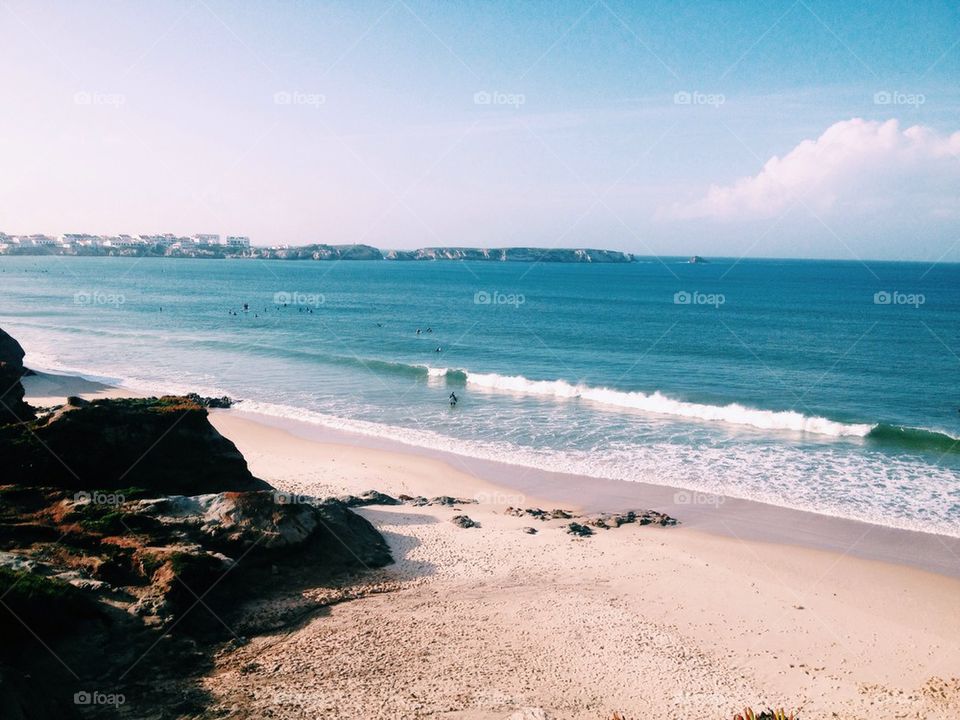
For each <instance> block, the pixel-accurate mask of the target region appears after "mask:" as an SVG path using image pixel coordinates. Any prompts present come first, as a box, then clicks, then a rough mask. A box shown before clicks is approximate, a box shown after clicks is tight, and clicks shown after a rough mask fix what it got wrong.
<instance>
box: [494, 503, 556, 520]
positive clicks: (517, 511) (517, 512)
mask: <svg viewBox="0 0 960 720" xmlns="http://www.w3.org/2000/svg"><path fill="white" fill-rule="evenodd" d="M503 512H504V514H505V515H513V516H514V517H524V516H525V515H529V516H530V517H532V518H536V519H537V520H549V519H550V517H549V515H548V513H547V511H546V510H541V509H540V508H518V507H513V506H510V507H508V508H507V509H506V510H504V511H503Z"/></svg>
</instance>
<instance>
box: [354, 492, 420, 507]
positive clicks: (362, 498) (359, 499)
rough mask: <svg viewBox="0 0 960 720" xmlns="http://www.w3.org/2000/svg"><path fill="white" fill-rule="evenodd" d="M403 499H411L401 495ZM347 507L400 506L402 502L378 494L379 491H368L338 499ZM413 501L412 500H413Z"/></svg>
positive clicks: (383, 494) (380, 493)
mask: <svg viewBox="0 0 960 720" xmlns="http://www.w3.org/2000/svg"><path fill="white" fill-rule="evenodd" d="M401 497H409V495H407V496H403V495H401ZM338 499H339V500H340V502H342V503H343V504H344V505H346V506H347V507H363V506H365V505H400V504H401V500H398V499H397V498H395V497H390V496H389V495H387V494H385V493H382V492H378V491H377V490H367V491H366V492H364V493H361V494H360V495H343V496H342V497H340V498H338ZM411 499H412V498H411Z"/></svg>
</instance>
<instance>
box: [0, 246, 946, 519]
mask: <svg viewBox="0 0 960 720" xmlns="http://www.w3.org/2000/svg"><path fill="white" fill-rule="evenodd" d="M0 288H2V289H0V327H3V328H4V329H5V330H7V331H8V332H9V333H11V334H12V335H14V336H15V337H16V338H17V339H19V340H20V342H21V344H22V345H23V346H24V347H25V349H26V350H27V358H26V362H27V364H28V365H29V366H31V367H34V368H37V369H41V370H48V371H54V372H60V373H72V374H79V375H83V376H85V377H88V378H91V379H100V380H106V381H109V382H112V383H117V384H120V385H123V386H127V387H130V388H133V389H137V390H141V391H142V390H146V391H150V392H165V391H175V392H181V391H183V392H185V391H196V392H200V393H202V394H215V395H222V394H226V395H230V396H232V397H234V398H237V399H239V400H240V403H239V404H238V407H239V408H240V409H244V410H248V411H252V412H258V413H265V414H269V415H275V416H280V417H287V418H295V419H298V420H302V421H306V422H310V423H316V424H320V425H324V426H329V427H332V428H336V429H342V430H348V431H352V432H358V433H363V434H366V435H373V436H378V437H386V438H391V439H394V440H399V441H401V442H404V443H408V444H412V445H418V446H424V447H430V448H435V449H440V450H444V451H451V452H454V453H459V454H462V455H466V456H471V457H479V458H488V459H495V460H501V461H506V462H511V463H515V464H517V465H525V466H532V467H539V468H544V469H548V470H558V471H563V472H568V473H577V474H582V475H587V476H595V477H602V478H611V479H619V480H623V481H628V482H629V481H645V482H652V483H657V484H662V485H669V486H674V487H677V488H682V489H685V490H688V491H691V493H690V495H689V497H690V498H691V501H692V502H701V501H702V502H710V501H711V498H714V500H715V498H716V496H732V497H739V498H746V499H751V500H758V501H762V502H767V503H772V504H775V505H780V506H784V507H791V508H797V509H803V510H810V511H814V512H818V513H823V514H827V515H834V516H839V517H846V518H853V519H858V520H865V521H869V522H874V523H878V524H882V525H887V526H892V527H901V528H909V529H914V530H922V531H925V532H935V533H942V534H947V535H952V536H955V537H960V412H958V409H960V383H958V378H960V265H956V264H936V265H929V264H919V263H892V262H889V263H888V262H867V263H860V262H839V261H794V260H741V261H737V260H736V259H715V260H712V261H711V262H709V263H704V264H690V263H688V262H686V260H685V259H683V258H670V259H663V260H657V259H650V260H645V259H641V260H640V261H638V262H635V263H630V264H609V265H607V264H595V265H590V264H583V265H581V264H577V265H573V264H556V263H539V264H538V263H485V262H386V261H384V262H376V261H373V262H364V261H342V262H312V261H252V260H250V261H248V260H221V261H217V260H209V261H208V260H177V259H159V258H145V259H133V258H65V257H0ZM244 305H246V310H245V309H244ZM418 329H419V331H420V332H419V334H418V332H417V331H418ZM451 392H452V393H455V394H456V395H457V396H458V398H459V402H458V403H457V404H456V406H454V407H451V405H450V403H449V401H448V396H449V394H450V393H451Z"/></svg>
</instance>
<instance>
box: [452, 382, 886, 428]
mask: <svg viewBox="0 0 960 720" xmlns="http://www.w3.org/2000/svg"><path fill="white" fill-rule="evenodd" d="M466 378H467V384H468V385H474V386H476V387H480V388H485V389H487V390H493V391H496V392H509V393H517V394H524V395H540V396H546V397H553V398H557V399H562V400H567V399H577V398H579V399H582V400H589V401H591V402H595V403H600V404H602V405H609V406H613V407H621V408H630V409H634V410H643V411H645V412H651V413H657V414H660V415H672V416H675V417H684V418H691V419H696V420H708V421H719V422H725V423H730V424H732V425H749V426H751V427H755V428H760V429H763V430H789V431H794V432H804V433H815V434H818V435H829V436H832V437H865V436H866V435H867V434H868V433H869V432H870V430H872V429H873V426H872V425H867V424H852V423H841V422H836V421H834V420H828V419H827V418H823V417H815V416H814V417H810V416H807V415H803V414H802V413H798V412H794V411H790V410H787V411H773V410H758V409H755V408H749V407H746V406H744V405H740V404H738V403H731V404H729V405H701V404H699V403H690V402H683V401H682V400H674V399H673V398H670V397H667V396H666V395H663V394H661V393H659V392H653V393H649V394H647V393H642V392H624V391H622V390H612V389H610V388H604V387H589V386H587V385H572V384H570V383H568V382H566V381H564V380H528V379H527V378H525V377H523V376H521V375H512V376H507V375H497V374H494V373H488V374H484V373H471V372H468V373H466Z"/></svg>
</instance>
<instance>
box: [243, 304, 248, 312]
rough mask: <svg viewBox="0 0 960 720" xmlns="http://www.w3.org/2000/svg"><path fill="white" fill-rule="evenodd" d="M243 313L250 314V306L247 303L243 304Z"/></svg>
mask: <svg viewBox="0 0 960 720" xmlns="http://www.w3.org/2000/svg"><path fill="white" fill-rule="evenodd" d="M243 311H244V312H250V306H249V305H248V304H247V303H244V304H243Z"/></svg>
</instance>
